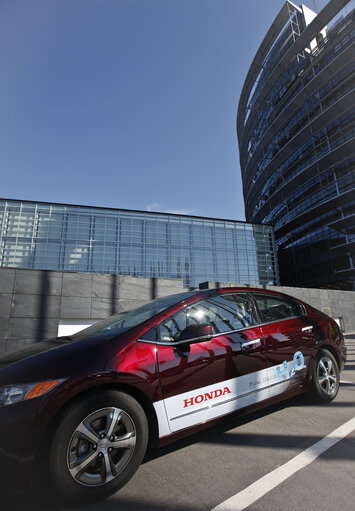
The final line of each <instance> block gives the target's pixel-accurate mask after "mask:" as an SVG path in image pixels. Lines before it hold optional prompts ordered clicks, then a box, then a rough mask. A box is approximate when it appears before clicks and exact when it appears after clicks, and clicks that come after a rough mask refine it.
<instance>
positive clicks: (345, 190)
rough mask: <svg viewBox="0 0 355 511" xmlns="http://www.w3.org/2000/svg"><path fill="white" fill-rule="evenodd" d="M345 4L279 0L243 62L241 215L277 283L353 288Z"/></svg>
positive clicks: (345, 0) (350, 71) (353, 173)
mask: <svg viewBox="0 0 355 511" xmlns="http://www.w3.org/2000/svg"><path fill="white" fill-rule="evenodd" d="M354 41H355V10H354V2H353V1H351V2H349V0H331V1H330V2H329V3H328V4H327V5H326V6H325V7H324V9H322V11H321V12H320V13H319V14H316V13H315V12H313V11H311V10H310V9H308V8H307V7H306V6H304V5H302V6H300V7H297V6H296V5H294V4H293V3H292V2H288V1H287V2H286V3H285V4H284V6H283V7H282V9H281V11H280V13H279V14H278V16H277V17H276V19H275V21H274V22H273V24H272V26H271V27H270V30H269V31H268V33H267V35H266V36H265V38H264V41H263V43H262V44H261V46H260V48H259V50H258V52H257V54H256V56H255V58H254V60H253V63H252V65H251V67H250V69H249V72H248V75H247V78H246V80H245V83H244V87H243V91H242V94H241V97H240V101H239V107H238V115H237V133H238V142H239V149H240V164H241V170H242V179H243V189H244V199H245V211H246V219H247V221H249V222H258V223H267V224H271V225H273V226H274V229H275V241H276V249H277V253H278V259H279V268H280V278H281V283H282V284H284V285H289V286H305V287H329V288H339V289H348V290H352V289H354V290H355V284H354V282H355V152H354V146H355V144H354V140H355V123H354V120H355V107H354V105H355V91H354V83H355V73H354V71H355V59H354V54H355V50H354Z"/></svg>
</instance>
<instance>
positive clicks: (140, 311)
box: [71, 291, 196, 341]
mask: <svg viewBox="0 0 355 511" xmlns="http://www.w3.org/2000/svg"><path fill="white" fill-rule="evenodd" d="M194 294H196V291H190V292H188V293H179V294H176V295H170V296H165V297H163V298H158V299H156V300H153V301H152V302H149V303H146V304H145V305H143V306H142V307H138V308H136V309H132V310H130V311H127V312H121V313H120V314H115V315H114V316H110V317H109V318H107V319H104V320H103V321H98V322H97V323H95V324H94V325H91V326H90V327H88V328H85V329H84V330H80V332H77V333H76V334H74V335H72V336H71V339H72V340H73V341H74V340H75V341H77V340H79V339H83V338H86V339H87V338H88V337H95V338H97V337H113V336H116V335H118V334H121V333H122V332H126V331H127V330H129V329H131V328H133V327H135V326H137V325H139V324H140V323H143V321H146V320H147V319H149V318H151V317H153V316H155V315H156V314H159V312H162V311H163V310H165V309H167V308H169V307H171V306H172V305H175V304H176V303H179V302H181V301H182V300H185V299H186V298H189V297H190V296H193V295H194Z"/></svg>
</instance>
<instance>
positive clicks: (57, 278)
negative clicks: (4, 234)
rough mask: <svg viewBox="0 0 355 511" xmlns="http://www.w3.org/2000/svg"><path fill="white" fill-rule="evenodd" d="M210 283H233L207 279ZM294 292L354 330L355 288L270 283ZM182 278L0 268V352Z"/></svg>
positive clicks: (170, 287) (122, 306)
mask: <svg viewBox="0 0 355 511" xmlns="http://www.w3.org/2000/svg"><path fill="white" fill-rule="evenodd" d="M205 285H206V286H208V287H216V286H220V287H222V286H227V287H228V286H231V285H238V284H231V283H215V282H213V283H211V282H210V283H205ZM270 289H275V290H277V291H281V292H284V293H287V294H289V295H291V296H295V297H297V298H300V299H301V300H304V301H305V302H307V303H309V304H310V305H313V306H314V307H316V308H318V309H320V310H322V311H323V312H325V313H326V314H329V315H331V316H333V317H335V318H342V321H343V327H344V330H345V331H346V332H355V292H352V291H332V290H325V289H305V288H286V287H270ZM187 290H188V289H187V288H184V287H183V283H182V281H181V280H171V279H155V278H143V277H130V276H121V275H102V274H91V273H70V272H60V271H48V270H42V271H41V270H22V269H15V268H0V356H1V354H4V353H9V352H11V351H16V350H18V349H20V348H22V347H24V346H26V345H28V344H32V343H34V342H36V341H39V340H41V339H45V338H50V337H55V336H56V335H58V325H59V322H60V321H63V320H73V321H74V320H83V322H84V321H87V320H98V319H103V318H106V317H107V316H111V315H112V314H115V313H117V312H123V311H126V310H129V309H132V308H134V307H138V306H139V305H143V304H144V303H146V302H148V301H149V300H152V299H154V298H158V297H160V296H166V295H170V294H174V293H181V292H183V291H187Z"/></svg>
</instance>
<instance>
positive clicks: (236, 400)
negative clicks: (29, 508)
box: [0, 288, 346, 500]
mask: <svg viewBox="0 0 355 511" xmlns="http://www.w3.org/2000/svg"><path fill="white" fill-rule="evenodd" d="M345 360H346V348H345V345H344V339H343V336H342V334H341V332H340V330H339V328H338V326H337V324H336V323H335V322H334V321H333V320H332V319H331V318H329V317H328V316H326V315H325V314H323V313H322V312H319V311H318V310H316V309H314V308H313V307H310V306H309V305H307V304H305V303H302V302H300V301H299V300H296V299H294V298H291V297H289V296H286V295H282V294H280V293H276V292H272V291H266V290H261V289H249V288H248V289H245V288H225V289H214V290H206V291H195V292H189V293H183V294H179V295H173V296H168V297H165V298H159V299H158V300H154V301H153V302H150V303H148V304H146V305H144V306H143V307H140V308H138V309H135V310H132V311H129V312H125V313H122V314H118V315H116V316H112V317H110V318H108V319H106V320H104V321H100V322H99V323H96V324H95V325H93V326H91V327H89V328H87V329H85V330H82V331H81V332H79V333H77V334H75V335H73V336H72V337H71V338H55V339H51V340H47V341H43V342H40V343H37V344H34V345H32V346H30V347H29V348H27V349H25V350H22V351H20V352H17V353H14V354H10V355H8V356H5V357H3V358H1V359H0V470H2V471H3V473H4V471H6V474H7V475H8V474H10V473H11V469H13V470H14V473H15V474H16V476H15V477H16V483H17V484H18V485H20V484H21V480H22V478H25V474H26V472H25V469H26V467H28V466H31V467H33V466H34V467H35V468H36V469H37V468H40V467H42V468H43V467H44V468H45V473H48V474H49V476H50V479H51V482H52V484H53V486H54V487H55V488H56V489H57V490H58V491H59V492H60V493H62V494H64V495H65V496H67V497H69V498H71V499H74V500H83V499H87V498H88V499H90V498H98V497H104V496H107V495H109V494H111V493H113V492H115V491H117V490H118V489H119V488H120V487H121V486H123V485H124V484H125V483H126V482H127V481H128V480H129V479H130V478H131V477H132V475H133V474H134V472H135V471H136V470H137V468H138V466H139V464H140V463H141V461H142V459H143V456H144V454H145V451H146V448H147V444H148V442H151V443H158V444H163V443H165V442H168V441H171V440H173V439H176V438H177V437H181V436H184V435H187V434H189V433H191V432H192V431H196V430H197V429H201V428H202V427H205V426H206V425H209V424H212V423H213V422H215V421H217V420H220V419H221V418H222V417H225V416H227V415H229V414H231V413H235V412H239V413H242V412H243V413H244V412H245V411H246V410H251V409H255V408H256V407H261V406H265V405H268V404H270V403H272V402H275V401H278V400H282V399H286V398H289V397H291V396H294V395H296V394H299V393H302V392H305V391H309V392H310V393H311V394H312V395H313V396H314V397H315V398H316V399H318V400H321V401H331V400H332V399H334V398H335V396H336V395H337V392H338V388H339V372H340V371H341V370H342V369H343V367H344V363H345ZM0 480H1V481H4V479H3V478H0Z"/></svg>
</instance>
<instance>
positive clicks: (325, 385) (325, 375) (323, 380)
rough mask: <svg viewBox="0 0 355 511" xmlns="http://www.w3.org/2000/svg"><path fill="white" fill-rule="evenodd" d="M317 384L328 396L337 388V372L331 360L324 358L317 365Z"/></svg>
mask: <svg viewBox="0 0 355 511" xmlns="http://www.w3.org/2000/svg"><path fill="white" fill-rule="evenodd" d="M318 382H319V385H320V387H321V388H322V389H323V390H324V392H325V393H326V394H328V395H331V394H332V393H333V392H334V391H335V389H336V386H337V372H336V369H335V367H334V364H333V362H332V360H331V359H330V358H329V357H327V356H324V357H322V358H321V359H320V360H319V363H318Z"/></svg>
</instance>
